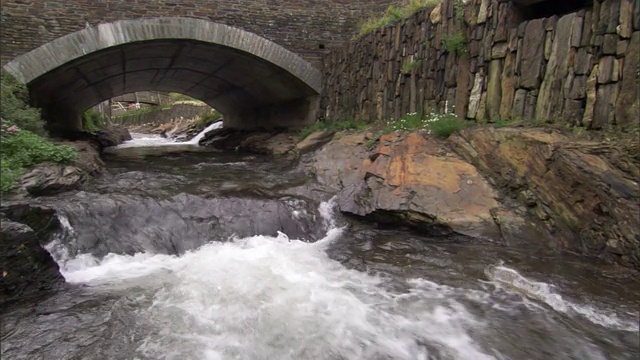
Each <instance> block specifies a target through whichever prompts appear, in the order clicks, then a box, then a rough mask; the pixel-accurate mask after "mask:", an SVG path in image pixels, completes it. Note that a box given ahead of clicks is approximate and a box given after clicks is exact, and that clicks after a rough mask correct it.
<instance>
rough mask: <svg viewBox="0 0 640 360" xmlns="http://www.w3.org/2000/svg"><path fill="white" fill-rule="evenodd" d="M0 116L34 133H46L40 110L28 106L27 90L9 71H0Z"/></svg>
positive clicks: (4, 120)
mask: <svg viewBox="0 0 640 360" xmlns="http://www.w3.org/2000/svg"><path fill="white" fill-rule="evenodd" d="M0 84H1V85H0V87H1V88H2V89H1V91H0V118H2V120H3V122H4V123H6V124H11V125H16V126H18V127H19V128H20V129H24V130H29V131H31V132H32V133H34V134H38V135H43V136H44V135H46V131H45V130H44V121H42V119H41V118H40V110H39V109H36V108H32V107H30V106H28V105H27V104H28V103H29V91H28V90H27V87H26V86H25V85H24V84H21V83H20V82H19V81H18V80H16V79H15V78H14V77H13V76H11V75H10V74H9V73H7V72H5V71H2V72H1V73H0Z"/></svg>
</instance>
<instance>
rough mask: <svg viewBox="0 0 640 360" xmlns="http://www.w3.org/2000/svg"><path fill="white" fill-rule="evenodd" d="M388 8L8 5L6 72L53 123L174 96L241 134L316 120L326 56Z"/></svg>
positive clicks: (0, 52) (152, 0)
mask: <svg viewBox="0 0 640 360" xmlns="http://www.w3.org/2000/svg"><path fill="white" fill-rule="evenodd" d="M388 3H389V1H384V0H355V1H354V0H349V1H343V0H236V1H226V0H206V1H205V0H172V1H171V0H170V1H159V0H148V1H144V2H142V1H130V0H105V1H93V0H57V1H40V0H7V1H3V3H2V29H1V30H2V36H1V37H0V57H1V61H2V65H3V69H4V70H6V71H8V72H10V73H11V74H13V75H14V76H16V77H17V78H18V79H19V80H20V81H22V82H24V83H26V84H28V86H29V90H30V93H31V97H32V100H33V102H34V105H35V106H38V107H41V108H42V110H43V116H44V117H45V119H46V120H47V121H49V122H50V123H52V124H54V125H57V126H62V127H68V128H79V127H80V126H81V120H80V114H81V113H82V112H83V111H84V110H85V109H87V108H89V107H91V106H93V105H95V104H97V103H99V102H101V101H104V100H106V99H109V98H113V97H116V96H119V95H122V94H126V93H131V92H135V91H142V90H157V91H172V92H180V93H183V94H186V95H189V96H192V97H195V98H198V99H200V100H203V101H205V102H207V103H208V104H209V105H211V106H212V107H215V108H217V109H219V110H221V111H222V112H224V113H225V120H226V124H227V125H228V126H230V127H236V128H258V127H266V128H270V127H281V126H282V127H300V126H303V125H305V124H307V123H309V122H311V121H313V120H314V117H315V112H316V109H317V106H318V95H319V93H320V91H321V84H322V73H321V68H322V55H323V54H324V53H325V52H326V51H328V49H330V48H331V47H333V46H336V45H338V44H340V43H342V42H344V41H346V40H348V39H349V38H350V37H351V36H352V34H353V33H354V31H355V27H356V25H357V23H358V21H359V20H360V19H362V18H365V17H368V16H370V15H371V14H372V13H379V12H380V11H382V10H383V9H384V8H385V7H386V6H387V5H388Z"/></svg>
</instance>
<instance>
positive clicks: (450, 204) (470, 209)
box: [312, 133, 536, 241]
mask: <svg viewBox="0 0 640 360" xmlns="http://www.w3.org/2000/svg"><path fill="white" fill-rule="evenodd" d="M364 142H365V139H364V135H363V134H361V133H356V134H353V135H346V136H343V137H341V138H339V139H337V140H334V141H332V142H331V143H329V144H328V145H327V146H325V147H324V148H322V149H321V150H319V151H318V152H317V153H316V156H315V160H314V163H313V165H312V167H313V171H314V172H315V174H316V176H317V178H318V180H319V182H320V183H321V184H322V185H325V186H327V187H330V188H331V187H333V189H334V190H335V191H337V194H338V195H337V196H338V205H339V207H340V210H341V211H343V212H346V213H351V214H354V215H358V216H364V217H368V218H372V219H375V220H377V221H379V222H384V223H391V224H400V225H408V226H410V227H413V228H414V229H416V230H419V231H421V232H426V233H429V234H432V235H451V234H461V235H467V236H473V237H482V238H489V239H494V240H504V241H516V240H519V239H524V237H523V236H524V234H525V233H526V232H529V234H530V235H529V237H531V238H532V237H535V233H536V232H535V230H534V229H535V226H534V224H532V223H531V222H529V221H527V220H526V219H525V218H523V217H522V216H520V215H519V214H518V213H517V212H515V211H512V210H510V209H509V208H508V207H507V206H505V205H503V204H502V203H501V202H500V197H499V194H498V193H497V192H496V191H495V190H493V188H492V187H491V185H490V184H489V183H488V182H487V180H485V179H484V178H483V177H482V175H481V174H480V173H479V172H478V171H477V170H476V169H475V168H474V167H473V166H472V165H470V164H469V163H467V162H465V161H464V160H462V159H461V158H460V157H459V156H457V155H455V154H452V153H451V152H450V151H447V149H445V148H444V147H443V146H442V144H441V143H440V142H438V141H437V140H434V139H430V138H425V137H423V136H421V135H420V134H418V133H412V134H408V135H399V134H388V135H384V136H382V138H381V139H380V144H379V145H378V147H377V149H375V150H374V151H373V153H371V154H370V153H369V152H368V151H367V150H366V148H365V146H364Z"/></svg>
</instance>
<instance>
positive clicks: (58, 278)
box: [0, 219, 64, 304]
mask: <svg viewBox="0 0 640 360" xmlns="http://www.w3.org/2000/svg"><path fill="white" fill-rule="evenodd" d="M0 226H1V229H0V304H4V303H7V302H13V301H19V300H23V299H25V298H26V297H29V296H34V295H37V294H38V293H41V292H43V291H49V290H54V289H56V288H58V287H60V286H61V285H62V284H63V283H64V277H62V275H61V274H60V272H59V271H58V264H56V262H55V261H54V260H53V258H52V257H51V255H49V253H48V252H47V251H46V250H45V249H44V248H42V246H40V244H39V241H38V237H37V236H36V233H35V232H34V230H33V229H32V228H30V227H29V226H27V225H24V224H20V223H16V222H13V221H9V220H4V219H3V220H2V223H1V225H0Z"/></svg>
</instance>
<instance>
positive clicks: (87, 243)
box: [55, 192, 326, 257]
mask: <svg viewBox="0 0 640 360" xmlns="http://www.w3.org/2000/svg"><path fill="white" fill-rule="evenodd" d="M55 207H56V209H57V210H58V211H60V212H61V213H63V214H65V216H67V217H68V219H69V222H70V224H71V225H72V227H73V228H74V236H73V237H72V238H66V240H65V239H63V240H62V241H64V242H65V243H66V246H67V247H68V249H69V251H70V255H71V256H74V255H77V254H83V253H91V254H93V255H94V256H97V257H103V256H105V255H107V254H108V253H110V252H111V253H116V254H129V255H133V254H135V253H138V252H151V253H160V254H171V255H176V254H183V253H184V252H186V251H189V250H194V249H197V248H198V247H200V246H202V245H205V244H207V243H209V242H212V241H227V240H229V239H231V238H234V237H238V238H244V237H249V236H254V235H272V236H276V235H277V234H278V231H281V232H283V233H285V234H287V235H288V236H290V237H291V238H295V239H304V240H308V241H311V240H316V239H318V238H321V237H322V236H324V232H325V231H326V230H325V229H324V228H323V226H322V223H321V222H319V221H318V220H317V219H318V217H319V216H318V214H317V210H316V204H315V203H310V202H306V201H304V200H302V199H297V198H292V197H282V198H278V199H253V198H245V197H215V198H210V199H209V198H203V197H200V196H196V195H188V194H184V193H183V194H179V195H176V196H173V197H170V198H167V199H154V198H149V197H145V196H136V195H129V194H96V193H86V192H77V193H75V194H73V195H69V196H68V197H66V198H65V199H64V200H62V201H60V200H57V201H56V202H55Z"/></svg>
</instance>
